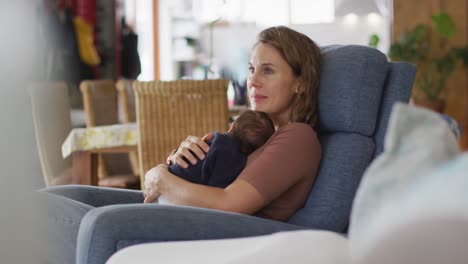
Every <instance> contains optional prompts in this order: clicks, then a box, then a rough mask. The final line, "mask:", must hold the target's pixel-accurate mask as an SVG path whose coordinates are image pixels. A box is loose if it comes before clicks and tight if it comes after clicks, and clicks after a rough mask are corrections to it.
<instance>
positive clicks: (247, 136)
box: [229, 110, 275, 155]
mask: <svg viewBox="0 0 468 264" xmlns="http://www.w3.org/2000/svg"><path fill="white" fill-rule="evenodd" d="M229 132H230V133H232V135H233V136H234V137H235V138H237V139H238V140H239V141H240V147H241V151H242V152H243V153H245V154H247V155H249V154H250V153H252V152H253V151H254V150H256V149H257V148H258V147H260V146H262V145H263V144H265V142H266V141H267V140H268V139H269V138H270V137H271V135H273V133H274V132H275V127H274V126H273V122H272V121H271V119H270V118H269V117H268V115H267V114H265V113H264V112H259V111H252V110H247V111H245V112H243V113H242V114H241V115H240V116H239V117H238V118H237V119H236V121H235V122H234V123H233V124H232V126H231V128H230V129H229Z"/></svg>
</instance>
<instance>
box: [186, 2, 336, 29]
mask: <svg viewBox="0 0 468 264" xmlns="http://www.w3.org/2000/svg"><path fill="white" fill-rule="evenodd" d="M193 15H194V17H197V20H199V21H200V22H202V23H208V22H211V21H214V20H216V19H219V18H221V19H223V20H225V21H228V22H232V23H236V22H237V23H256V24H257V25H259V26H274V25H287V24H314V23H331V22H333V20H334V17H335V1H334V0H313V1H311V0H275V1H271V0H194V13H193Z"/></svg>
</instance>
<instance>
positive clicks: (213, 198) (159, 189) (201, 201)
mask: <svg viewBox="0 0 468 264" xmlns="http://www.w3.org/2000/svg"><path fill="white" fill-rule="evenodd" d="M145 189H146V190H145V191H146V193H147V196H146V198H145V202H146V203H148V202H152V201H153V200H155V199H156V198H157V197H159V195H161V194H162V195H164V196H165V197H166V198H167V199H169V200H170V201H171V202H173V203H174V204H178V205H188V206H196V207H203V208H210V209H215V210H222V211H230V212H237V213H244V214H253V213H255V212H257V211H258V210H260V209H261V208H263V207H264V206H265V201H264V199H263V197H262V195H261V194H260V193H259V192H258V191H257V190H256V189H255V188H254V187H253V186H251V185H250V184H249V183H247V182H246V181H244V180H242V179H237V180H235V181H234V182H233V183H232V184H231V185H229V186H228V187H226V188H225V189H222V188H216V187H210V186H205V185H200V184H195V183H191V182H188V181H185V180H183V179H181V178H179V177H177V176H175V175H173V174H172V173H170V172H169V171H168V170H167V167H166V166H164V165H158V166H156V167H154V168H153V169H151V170H149V171H148V172H147V173H146V175H145Z"/></svg>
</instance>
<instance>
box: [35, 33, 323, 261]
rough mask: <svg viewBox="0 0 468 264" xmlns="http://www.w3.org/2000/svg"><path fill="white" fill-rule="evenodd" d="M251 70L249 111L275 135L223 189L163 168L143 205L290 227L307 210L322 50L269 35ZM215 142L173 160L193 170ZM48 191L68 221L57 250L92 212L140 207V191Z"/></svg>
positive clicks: (196, 141)
mask: <svg viewBox="0 0 468 264" xmlns="http://www.w3.org/2000/svg"><path fill="white" fill-rule="evenodd" d="M249 71H250V73H249V77H248V81H247V86H248V90H249V100H250V102H251V108H252V109H253V110H257V111H262V112H265V113H267V114H268V115H269V117H270V118H271V119H272V121H273V124H274V126H275V133H274V134H273V136H272V137H271V138H270V139H269V140H268V141H267V142H266V143H265V144H264V145H263V146H262V147H260V148H258V149H257V150H256V151H255V152H253V153H252V154H251V155H250V156H249V157H248V161H247V165H246V167H245V168H244V170H243V171H242V172H241V174H240V175H239V177H238V178H237V179H236V180H235V181H234V182H233V183H232V184H230V185H229V186H227V187H226V188H224V189H222V188H216V187H211V186H205V185H199V184H194V183H191V182H187V181H185V180H183V179H181V178H179V177H177V176H175V175H173V174H171V173H170V172H169V171H168V170H167V166H166V165H158V166H157V167H155V168H153V169H151V170H149V171H148V172H147V173H146V175H145V190H144V193H145V195H144V196H145V198H144V202H147V203H148V202H152V201H154V200H155V199H157V198H158V196H159V195H164V196H165V197H166V198H167V199H168V200H169V201H171V202H172V203H175V204H177V205H190V206H198V207H205V208H211V209H217V210H225V211H231V212H238V213H244V214H255V215H257V216H260V217H265V218H269V219H274V220H280V221H287V220H288V219H289V218H290V217H291V216H292V215H293V214H294V213H295V212H296V211H297V210H299V209H300V208H302V207H303V205H304V203H305V200H306V198H307V195H308V193H309V191H310V188H311V186H312V184H313V182H314V180H315V176H316V173H317V169H318V165H319V161H320V157H321V148H320V144H319V142H318V139H317V136H316V134H315V132H314V130H313V127H314V126H315V124H316V122H317V102H316V101H317V89H318V84H319V76H320V71H321V54H320V49H319V48H318V47H317V45H316V44H315V43H314V42H313V41H312V40H311V39H309V38H308V37H307V36H305V35H303V34H301V33H299V32H296V31H294V30H292V29H289V28H287V27H283V26H281V27H272V28H268V29H265V30H263V31H262V32H260V34H259V35H258V39H257V42H256V44H255V45H254V47H253V50H252V55H251V58H250V61H249ZM212 136H213V135H212V134H208V135H206V136H205V137H204V138H198V137H196V136H189V137H187V139H186V140H184V141H183V142H182V143H181V145H180V146H179V148H178V149H177V151H176V152H175V153H174V154H172V155H170V156H169V158H168V160H169V161H170V162H172V163H177V164H179V165H180V166H183V167H186V166H188V164H187V163H186V162H185V161H184V158H186V159H187V160H188V161H190V162H191V163H196V162H197V158H199V159H203V158H204V153H205V152H207V151H208V149H209V147H208V145H207V144H206V143H205V142H204V140H208V139H211V137H212ZM191 152H193V153H194V155H192V153H191ZM44 192H47V193H45V194H44V196H49V197H48V199H49V200H52V203H51V204H52V206H53V207H54V212H60V213H51V214H52V216H53V217H55V219H56V218H57V217H59V216H58V214H60V217H64V218H66V219H67V221H57V222H56V223H55V225H56V228H59V229H60V230H62V231H61V232H60V233H58V234H57V238H54V239H56V240H57V243H60V236H61V235H62V236H67V238H66V240H68V241H69V240H70V238H75V239H72V241H73V242H74V243H76V233H77V232H78V229H79V223H80V221H81V219H82V218H83V217H84V215H86V213H87V212H88V211H89V210H92V209H93V208H94V207H97V206H104V205H110V204H119V203H138V202H142V201H143V195H142V194H141V192H138V191H129V190H119V189H115V190H114V189H106V188H97V187H90V186H62V187H54V188H48V189H45V190H44ZM49 193H52V194H56V195H57V194H58V195H60V196H62V197H60V196H59V197H60V198H57V196H55V195H50V194H49ZM52 196H53V197H52ZM63 197H66V198H63ZM43 198H44V197H43ZM67 198H68V199H67ZM61 208H64V210H63V211H62V210H61ZM57 225H60V227H57ZM63 239H65V238H63ZM54 244H56V243H54ZM60 245H62V247H63V248H61V249H60V250H61V251H60V254H61V256H60V257H62V258H63V261H70V259H73V258H74V254H75V252H74V250H76V246H75V247H73V246H74V245H65V244H60ZM55 246H58V245H55ZM55 250H56V251H58V250H59V249H55ZM57 258H58V257H57ZM63 263H65V262H63Z"/></svg>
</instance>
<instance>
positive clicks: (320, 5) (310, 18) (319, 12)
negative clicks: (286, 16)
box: [289, 0, 335, 24]
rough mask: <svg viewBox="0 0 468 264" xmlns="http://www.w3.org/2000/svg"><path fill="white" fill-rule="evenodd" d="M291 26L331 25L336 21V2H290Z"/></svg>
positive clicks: (296, 0)
mask: <svg viewBox="0 0 468 264" xmlns="http://www.w3.org/2000/svg"><path fill="white" fill-rule="evenodd" d="M289 1H290V6H291V24H315V23H331V22H333V21H334V19H335V1H334V0H313V1H311V0H289Z"/></svg>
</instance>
